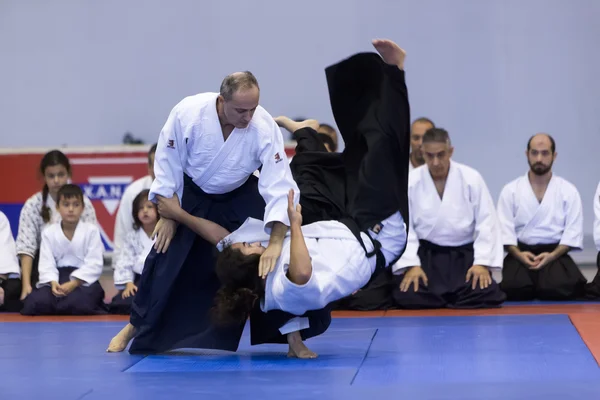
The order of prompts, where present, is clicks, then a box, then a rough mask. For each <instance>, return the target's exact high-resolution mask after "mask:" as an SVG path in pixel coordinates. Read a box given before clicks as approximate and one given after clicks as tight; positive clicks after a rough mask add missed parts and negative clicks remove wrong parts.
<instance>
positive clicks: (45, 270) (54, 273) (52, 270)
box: [36, 225, 59, 288]
mask: <svg viewBox="0 0 600 400" xmlns="http://www.w3.org/2000/svg"><path fill="white" fill-rule="evenodd" d="M53 227H55V225H49V226H48V227H47V228H45V229H44V230H43V231H42V240H41V244H40V259H39V262H38V271H39V276H40V277H39V279H38V283H37V284H36V287H37V288H40V287H42V286H48V285H50V282H57V283H58V276H59V275H58V268H57V267H56V259H55V258H54V253H53V252H52V248H53V247H57V245H56V243H53V240H52V231H53V230H54V229H52V228H53Z"/></svg>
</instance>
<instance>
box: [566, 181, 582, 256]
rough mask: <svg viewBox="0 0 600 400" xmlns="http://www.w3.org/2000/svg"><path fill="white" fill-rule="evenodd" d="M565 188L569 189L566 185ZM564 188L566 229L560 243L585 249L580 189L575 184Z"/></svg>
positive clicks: (573, 247)
mask: <svg viewBox="0 0 600 400" xmlns="http://www.w3.org/2000/svg"><path fill="white" fill-rule="evenodd" d="M564 189H567V187H565V188H564ZM568 189H569V190H564V192H563V194H564V203H563V204H562V205H561V206H562V208H563V212H564V213H565V230H564V231H563V234H562V237H561V238H560V244H562V245H564V246H569V247H571V248H572V249H577V250H581V249H583V206H582V204H581V196H580V195H579V191H577V189H576V188H575V186H573V185H569V186H568Z"/></svg>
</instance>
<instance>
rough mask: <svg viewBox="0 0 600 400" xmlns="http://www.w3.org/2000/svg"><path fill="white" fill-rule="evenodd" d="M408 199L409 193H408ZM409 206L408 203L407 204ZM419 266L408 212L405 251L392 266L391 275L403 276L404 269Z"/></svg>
mask: <svg viewBox="0 0 600 400" xmlns="http://www.w3.org/2000/svg"><path fill="white" fill-rule="evenodd" d="M409 198H410V192H409ZM409 205H410V202H409ZM420 265H421V259H420V258H419V237H418V236H417V233H416V232H415V227H414V225H413V213H412V212H411V211H410V209H409V212H408V239H407V241H406V249H405V250H404V254H402V257H400V259H398V261H396V263H395V264H394V265H392V273H394V274H396V275H400V274H403V273H404V272H406V271H405V269H406V268H410V267H416V266H420Z"/></svg>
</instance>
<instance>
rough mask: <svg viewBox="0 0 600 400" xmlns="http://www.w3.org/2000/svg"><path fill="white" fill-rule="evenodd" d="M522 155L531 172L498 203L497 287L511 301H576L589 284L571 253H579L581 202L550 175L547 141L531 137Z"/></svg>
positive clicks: (551, 151)
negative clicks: (500, 261) (500, 256)
mask: <svg viewBox="0 0 600 400" xmlns="http://www.w3.org/2000/svg"><path fill="white" fill-rule="evenodd" d="M526 154H527V160H528V162H529V167H530V168H529V171H528V172H527V174H525V175H524V176H521V177H519V178H517V179H515V180H513V181H512V182H510V183H509V184H507V185H506V186H505V187H504V188H503V189H502V192H501V193H500V198H499V201H498V217H499V219H500V226H501V230H502V243H503V245H504V247H505V249H506V251H507V252H508V255H507V256H506V258H505V259H504V266H503V270H502V283H501V285H500V287H501V288H502V290H503V291H504V292H505V293H506V294H507V298H508V299H509V300H532V299H535V298H537V299H540V300H568V299H574V298H577V297H579V296H581V295H582V294H583V290H584V287H585V284H586V282H587V281H586V279H585V278H584V276H583V275H582V273H581V271H580V270H579V268H578V267H577V265H576V264H575V262H574V261H573V259H572V258H571V257H570V256H569V252H570V251H571V250H581V249H582V248H583V214H582V205H581V197H580V195H579V192H578V191H577V188H575V186H574V185H573V184H572V183H570V182H568V181H566V180H565V179H563V178H561V177H559V176H556V175H554V174H553V173H552V164H553V163H554V161H555V160H556V156H557V153H556V144H555V142H554V139H553V138H552V137H551V136H550V135H548V134H544V133H540V134H537V135H534V136H533V137H532V138H531V139H530V140H529V142H528V144H527V152H526Z"/></svg>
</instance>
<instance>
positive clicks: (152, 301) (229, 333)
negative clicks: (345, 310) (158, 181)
mask: <svg viewBox="0 0 600 400" xmlns="http://www.w3.org/2000/svg"><path fill="white" fill-rule="evenodd" d="M181 206H182V208H183V209H184V210H185V211H186V212H188V213H189V214H191V215H194V216H196V217H200V218H204V219H207V220H210V221H212V222H214V223H216V224H219V225H221V226H222V227H224V228H225V229H227V230H228V231H229V232H233V231H235V230H236V229H237V228H239V227H240V226H241V225H242V224H243V223H244V221H245V220H246V219H247V218H248V217H252V218H256V219H262V218H263V217H264V212H265V201H264V200H263V198H262V196H260V194H259V191H258V178H256V177H255V176H253V175H251V176H250V177H249V179H248V181H246V183H244V184H243V185H242V186H240V187H239V188H237V189H235V190H233V191H231V192H229V193H226V194H221V195H212V194H207V193H204V192H203V191H202V190H201V189H200V188H199V187H198V186H197V185H196V184H194V182H193V181H192V179H191V178H189V177H188V176H185V179H184V192H183V201H182V205H181ZM216 255H217V250H216V248H215V247H214V246H213V245H211V244H210V243H209V242H207V241H205V240H204V239H202V238H201V237H200V236H197V235H196V234H195V233H194V232H193V231H192V230H191V229H189V228H188V227H186V226H184V225H180V226H179V227H178V228H177V232H176V233H175V236H174V237H173V240H172V241H171V244H170V246H169V249H168V251H167V252H166V253H162V254H157V253H156V250H155V249H154V248H152V250H151V251H150V254H149V255H148V257H147V258H146V262H145V264H144V270H143V272H142V276H141V279H140V284H139V286H138V291H137V293H136V295H135V298H134V300H133V304H132V311H131V318H130V321H131V324H132V325H133V326H134V327H135V328H136V330H137V332H136V337H135V338H134V339H133V342H132V344H131V347H130V349H129V352H130V353H132V354H136V353H144V354H149V353H161V352H165V351H169V350H173V349H178V348H202V349H218V350H228V351H236V350H237V348H238V345H239V342H240V338H241V335H242V332H243V329H244V325H245V321H244V322H243V323H240V324H239V326H237V327H236V326H227V327H217V326H215V325H214V324H213V323H212V321H211V317H210V309H211V308H212V307H213V305H214V299H215V295H216V293H217V291H218V289H219V288H220V282H219V280H218V278H217V276H216V274H215V271H214V266H215V260H216ZM259 307H260V305H259V302H256V304H255V309H254V310H253V312H252V313H251V316H250V326H251V330H252V332H274V331H276V330H278V329H279V328H280V327H281V326H282V325H283V324H284V323H286V322H287V321H289V319H291V318H294V317H295V316H294V315H291V314H287V313H285V316H282V315H281V314H279V315H276V318H275V317H274V318H271V317H270V314H268V313H267V314H264V313H262V311H260V308H259ZM317 314H318V313H315V314H314V315H312V316H311V320H310V325H311V327H310V328H307V329H306V330H304V331H302V332H301V334H302V335H303V336H304V337H307V338H308V337H312V336H314V335H315V334H319V333H321V332H318V331H316V330H314V329H313V327H318V326H319V325H320V323H319V321H318V318H319V317H317V316H315V315H317ZM312 318H316V320H312ZM322 318H324V319H325V320H327V319H328V318H329V315H328V313H327V312H325V314H324V316H323V317H322ZM275 336H276V335H275ZM282 338H285V336H283V335H279V336H278V337H276V338H274V339H273V335H270V336H269V337H268V338H265V337H264V336H261V337H253V338H251V341H252V343H253V344H260V343H267V342H272V343H281V340H282ZM269 339H273V340H272V341H269Z"/></svg>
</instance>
